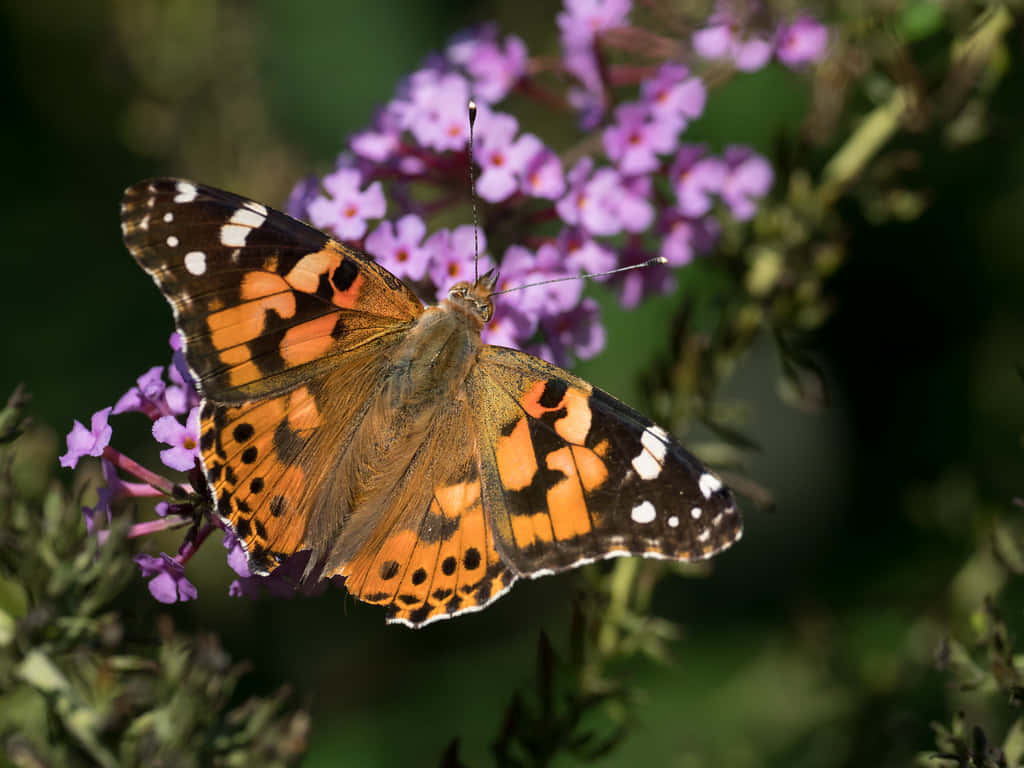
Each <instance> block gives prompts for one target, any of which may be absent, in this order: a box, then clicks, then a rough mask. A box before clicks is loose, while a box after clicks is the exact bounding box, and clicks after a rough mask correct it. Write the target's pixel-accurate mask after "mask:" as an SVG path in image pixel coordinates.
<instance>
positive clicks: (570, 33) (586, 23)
mask: <svg viewBox="0 0 1024 768" xmlns="http://www.w3.org/2000/svg"><path fill="white" fill-rule="evenodd" d="M631 6H632V3H631V2H630V0H565V10H564V11H562V12H561V13H559V14H558V15H557V16H556V17H555V22H556V23H557V24H558V29H559V30H560V32H561V37H562V45H563V46H564V47H565V48H566V49H567V50H571V49H575V48H585V47H587V46H590V45H593V44H594V39H595V37H596V35H597V34H599V33H600V32H603V31H604V30H606V29H614V28H615V27H622V26H625V25H626V23H627V19H628V16H629V11H630V8H631Z"/></svg>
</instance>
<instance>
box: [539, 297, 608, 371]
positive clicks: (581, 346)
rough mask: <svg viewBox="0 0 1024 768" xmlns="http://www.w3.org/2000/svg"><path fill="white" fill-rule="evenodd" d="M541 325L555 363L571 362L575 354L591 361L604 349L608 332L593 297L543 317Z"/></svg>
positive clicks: (550, 357)
mask: <svg viewBox="0 0 1024 768" xmlns="http://www.w3.org/2000/svg"><path fill="white" fill-rule="evenodd" d="M541 325H542V326H543V328H544V337H545V338H546V339H547V342H548V344H547V346H548V354H549V355H550V356H549V357H548V358H547V359H549V360H551V361H552V362H553V363H555V364H556V365H562V366H567V365H570V364H571V363H572V358H573V356H575V357H578V358H579V359H580V360H589V359H590V358H592V357H594V356H596V355H598V354H600V352H601V350H603V349H604V345H605V342H606V334H605V330H604V326H603V325H602V324H601V310H600V307H598V304H597V302H596V301H595V300H594V299H592V298H590V297H587V298H585V299H583V300H582V301H581V302H580V303H579V304H577V305H576V307H575V308H573V309H570V310H569V311H567V312H562V313H560V314H558V315H553V316H549V317H546V318H544V319H543V320H542V321H541Z"/></svg>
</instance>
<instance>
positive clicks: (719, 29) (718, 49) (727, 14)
mask: <svg viewBox="0 0 1024 768" xmlns="http://www.w3.org/2000/svg"><path fill="white" fill-rule="evenodd" d="M736 6H737V4H736V3H731V2H720V3H718V4H717V5H716V10H715V12H714V13H713V14H712V15H711V18H710V19H709V20H708V23H707V25H706V26H704V27H702V28H701V29H698V30H697V31H696V32H694V33H693V39H692V42H693V49H694V50H695V51H696V52H697V54H698V55H699V56H701V57H703V58H705V59H732V62H733V65H734V66H735V67H736V69H738V70H740V71H742V72H754V71H756V70H758V69H761V67H763V66H764V65H765V64H767V63H768V61H769V60H770V59H771V57H772V44H771V42H770V41H769V40H767V39H766V38H764V37H761V36H759V35H757V34H754V33H753V32H748V33H746V34H743V30H744V27H745V26H746V23H747V19H746V18H745V17H743V16H740V15H738V13H737V10H738V9H737V7H736Z"/></svg>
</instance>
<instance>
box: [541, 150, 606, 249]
mask: <svg viewBox="0 0 1024 768" xmlns="http://www.w3.org/2000/svg"><path fill="white" fill-rule="evenodd" d="M593 167H594V161H593V159H592V158H590V157H584V158H582V159H580V160H579V161H578V162H577V163H576V165H574V166H573V167H572V170H570V171H569V173H568V177H567V179H568V182H569V191H568V193H567V194H566V195H565V197H563V198H562V199H561V200H559V201H558V202H557V203H556V204H555V210H556V211H557V212H558V215H559V216H560V217H561V219H562V221H564V222H565V223H566V224H569V225H571V226H574V227H579V228H581V229H583V230H585V231H586V232H588V233H589V234H591V235H616V234H618V233H619V232H621V231H622V222H621V221H620V220H619V217H618V215H617V213H616V210H615V199H616V197H617V196H618V195H619V194H620V193H621V191H622V180H621V178H620V177H619V174H618V173H617V172H616V171H615V170H614V169H612V168H601V169H599V170H597V171H596V172H594V174H593V176H591V173H590V172H591V170H592V169H593Z"/></svg>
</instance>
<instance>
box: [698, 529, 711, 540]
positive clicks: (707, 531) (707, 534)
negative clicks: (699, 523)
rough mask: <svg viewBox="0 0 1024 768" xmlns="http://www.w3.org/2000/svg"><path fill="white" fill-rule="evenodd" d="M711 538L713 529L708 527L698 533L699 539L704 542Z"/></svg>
mask: <svg viewBox="0 0 1024 768" xmlns="http://www.w3.org/2000/svg"><path fill="white" fill-rule="evenodd" d="M710 538H711V529H710V528H707V529H705V530H703V531H701V532H700V533H698V534H697V541H699V542H701V543H703V542H705V541H707V540H708V539H710Z"/></svg>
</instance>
